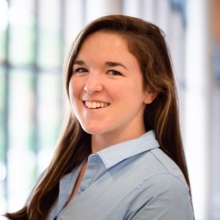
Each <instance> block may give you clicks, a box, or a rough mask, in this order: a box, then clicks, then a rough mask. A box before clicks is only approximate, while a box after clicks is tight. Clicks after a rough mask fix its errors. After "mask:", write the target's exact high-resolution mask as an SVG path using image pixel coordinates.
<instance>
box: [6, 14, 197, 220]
mask: <svg viewBox="0 0 220 220" xmlns="http://www.w3.org/2000/svg"><path fill="white" fill-rule="evenodd" d="M64 73H65V75H64V77H65V82H66V92H67V96H68V98H69V101H70V107H71V108H70V111H69V115H68V117H67V120H66V123H65V126H64V128H63V130H62V134H61V136H60V140H59V142H58V146H57V150H56V152H55V154H54V157H53V159H52V162H51V164H50V165H49V167H48V168H47V170H46V171H45V173H43V174H42V176H41V177H40V179H39V181H38V183H37V184H36V186H35V187H34V189H33V191H32V193H31V195H30V197H29V199H28V201H27V204H26V205H25V206H24V208H23V209H21V210H19V211H18V212H16V213H7V214H6V216H7V217H8V218H10V219H31V220H35V219H74V220H78V219H80V220H82V219H83V220H86V219H89V220H93V219H94V220H98V219H100V220H101V219H109V220H113V219H117V220H119V219H151V220H152V219H163V220H164V219H169V220H171V219H175V220H176V219H178V220H179V219H189V220H190V219H193V211H192V207H191V198H190V183H189V177H188V173H187V167H186V162H185V157H184V152H183V146H182V140H181V135H180V128H179V116H178V106H177V97H176V88H175V82H174V76H173V71H172V66H171V62H170V57H169V53H168V49H167V47H166V43H165V40H164V38H163V33H162V31H161V30H160V29H159V28H158V27H157V26H155V25H153V24H151V23H148V22H145V21H143V20H141V19H137V18H132V17H128V16H123V15H111V16H105V17H102V18H99V19H97V20H95V21H93V22H92V23H91V24H89V25H88V26H87V27H85V28H84V30H83V31H82V32H81V33H80V34H79V36H78V37H77V39H76V41H75V42H74V44H73V46H72V48H71V50H70V53H69V56H68V58H67V61H66V65H65V70H64Z"/></svg>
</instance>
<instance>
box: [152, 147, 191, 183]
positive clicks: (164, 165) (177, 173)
mask: <svg viewBox="0 0 220 220" xmlns="http://www.w3.org/2000/svg"><path fill="white" fill-rule="evenodd" d="M149 153H150V154H151V157H152V158H153V160H154V161H155V162H154V163H155V164H154V166H155V169H152V171H153V172H152V176H154V175H155V176H157V177H155V179H156V178H160V177H161V178H162V179H163V178H164V177H165V176H166V177H167V178H170V179H173V178H172V176H173V177H175V178H176V179H178V180H179V181H177V182H181V183H182V184H183V185H185V186H186V187H188V185H187V183H186V180H185V177H184V175H183V173H182V171H181V170H180V168H179V167H178V166H177V164H176V163H175V162H174V161H173V160H172V159H171V158H170V157H169V156H167V155H166V154H165V153H164V152H163V151H162V150H161V149H159V148H157V149H153V150H151V151H150V152H149ZM165 174H166V175H165ZM158 175H159V176H158ZM160 175H161V176H160ZM152 176H151V177H152Z"/></svg>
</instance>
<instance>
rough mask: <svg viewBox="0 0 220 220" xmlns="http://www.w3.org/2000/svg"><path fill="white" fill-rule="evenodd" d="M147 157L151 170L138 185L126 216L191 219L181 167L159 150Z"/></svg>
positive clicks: (189, 202)
mask: <svg viewBox="0 0 220 220" xmlns="http://www.w3.org/2000/svg"><path fill="white" fill-rule="evenodd" d="M149 156H150V157H151V160H152V162H151V163H150V164H148V166H149V165H151V168H152V169H151V170H152V171H151V173H150V175H147V176H145V178H144V179H143V180H142V182H141V183H140V184H139V186H138V190H137V191H136V193H135V195H134V196H133V199H132V200H131V203H130V207H129V211H128V213H127V214H128V215H127V218H126V219H136V218H135V217H137V219H145V220H146V219H151V220H152V219H163V220H164V219H184V220H185V219H190V220H191V219H193V211H192V207H191V198H190V195H189V188H188V185H187V184H186V181H185V178H184V176H183V174H182V172H181V170H180V169H179V168H178V166H177V165H176V164H175V163H174V162H173V161H172V160H171V159H170V158H169V157H168V156H167V155H166V154H165V153H163V152H162V151H161V150H160V149H154V150H151V151H150V152H148V157H149ZM180 216H181V217H180Z"/></svg>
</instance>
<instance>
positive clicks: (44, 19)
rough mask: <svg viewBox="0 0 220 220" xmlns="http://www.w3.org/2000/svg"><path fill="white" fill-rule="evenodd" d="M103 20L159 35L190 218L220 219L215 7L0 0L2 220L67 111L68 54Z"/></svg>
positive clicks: (178, 1) (219, 54)
mask: <svg viewBox="0 0 220 220" xmlns="http://www.w3.org/2000/svg"><path fill="white" fill-rule="evenodd" d="M107 14H125V15H130V16H134V17H139V18H142V19H144V20H147V21H150V22H152V23H154V24H156V25H158V26H159V27H160V28H161V29H162V30H163V31H164V32H165V33H166V41H167V43H168V44H169V47H170V51H171V56H172V59H173V65H174V69H175V74H176V81H177V86H178V92H179V104H180V116H181V130H182V134H183V140H184V146H185V151H186V159H187V163H188V169H189V174H190V179H191V185H192V196H193V204H194V210H195V216H196V220H219V219H220V0H192V1H190V0H188V1H186V0H0V214H3V213H4V212H5V211H16V210H17V209H19V208H21V207H22V205H23V204H24V202H25V199H26V198H27V196H28V194H29V192H30V190H31V188H32V186H33V184H34V182H35V181H36V178H37V176H38V175H39V174H40V173H41V172H42V170H44V169H45V168H46V167H47V165H48V164H49V162H50V160H51V157H52V155H53V152H54V149H55V147H56V142H57V139H58V134H59V130H60V127H61V124H62V119H63V116H64V112H65V110H64V104H65V101H64V93H63V88H62V65H63V61H64V57H65V54H66V53H67V51H68V48H69V47H70V44H71V42H72V41H73V39H74V38H75V37H76V35H77V34H78V32H79V31H80V30H81V29H82V28H83V27H84V26H85V25H86V24H87V23H88V22H90V21H92V20H94V19H95V18H97V17H100V16H102V15H107Z"/></svg>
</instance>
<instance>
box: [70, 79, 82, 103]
mask: <svg viewBox="0 0 220 220" xmlns="http://www.w3.org/2000/svg"><path fill="white" fill-rule="evenodd" d="M79 92H80V84H79V83H77V82H76V81H75V80H73V79H71V80H70V82H69V96H70V99H71V101H73V100H72V99H73V98H74V97H76V96H77V95H78V94H79Z"/></svg>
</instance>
